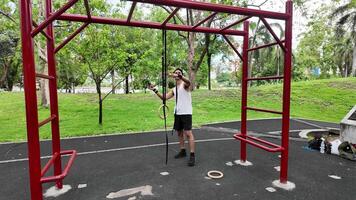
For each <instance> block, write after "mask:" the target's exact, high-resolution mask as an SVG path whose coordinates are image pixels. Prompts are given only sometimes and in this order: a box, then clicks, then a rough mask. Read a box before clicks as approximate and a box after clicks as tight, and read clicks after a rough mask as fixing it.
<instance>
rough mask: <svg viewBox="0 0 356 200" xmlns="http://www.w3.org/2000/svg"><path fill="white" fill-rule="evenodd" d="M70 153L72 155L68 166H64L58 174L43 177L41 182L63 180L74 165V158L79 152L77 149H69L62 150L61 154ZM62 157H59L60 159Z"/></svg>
mask: <svg viewBox="0 0 356 200" xmlns="http://www.w3.org/2000/svg"><path fill="white" fill-rule="evenodd" d="M68 154H71V156H70V158H69V160H68V163H67V165H66V167H65V168H64V170H63V172H62V173H61V174H58V175H55V176H50V177H44V178H41V183H47V182H52V181H56V182H58V181H62V180H63V179H64V178H65V177H66V176H67V175H68V172H69V169H70V168H71V167H72V165H73V162H74V159H75V157H76V156H77V152H76V151H75V150H68V151H62V152H60V155H61V156H62V155H68ZM61 156H60V157H61ZM60 157H58V159H59V158H60ZM58 159H57V160H58Z"/></svg>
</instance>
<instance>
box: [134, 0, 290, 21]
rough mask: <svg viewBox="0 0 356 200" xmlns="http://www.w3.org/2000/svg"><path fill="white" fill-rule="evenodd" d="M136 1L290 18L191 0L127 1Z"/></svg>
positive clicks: (287, 15) (274, 17)
mask: <svg viewBox="0 0 356 200" xmlns="http://www.w3.org/2000/svg"><path fill="white" fill-rule="evenodd" d="M129 1H137V2H141V3H149V4H154V5H165V6H173V7H180V8H190V9H195V10H206V11H213V12H221V13H230V14H237V15H245V16H256V17H266V18H271V19H283V20H286V19H288V18H290V17H291V16H290V15H289V14H286V13H278V12H270V11H263V10H257V9H251V8H241V7H237V6H229V5H221V4H216V3H206V2H199V1H192V0H189V1H187V0H169V1H168V0H129Z"/></svg>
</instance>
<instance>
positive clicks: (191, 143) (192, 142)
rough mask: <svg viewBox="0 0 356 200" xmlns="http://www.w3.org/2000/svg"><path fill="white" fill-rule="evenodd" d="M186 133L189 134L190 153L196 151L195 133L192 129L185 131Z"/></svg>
mask: <svg viewBox="0 0 356 200" xmlns="http://www.w3.org/2000/svg"><path fill="white" fill-rule="evenodd" d="M184 135H186V136H187V139H188V144H189V150H190V153H194V152H195V141H194V135H193V132H192V130H189V131H184ZM179 142H180V141H179Z"/></svg>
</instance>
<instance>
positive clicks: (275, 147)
mask: <svg viewBox="0 0 356 200" xmlns="http://www.w3.org/2000/svg"><path fill="white" fill-rule="evenodd" d="M234 138H236V139H238V140H240V141H241V142H242V141H244V142H246V143H248V144H251V145H252V146H255V147H258V148H260V149H263V150H265V151H268V152H280V151H283V147H281V146H278V145H276V144H273V143H270V142H268V141H265V140H262V139H259V138H256V137H251V136H246V138H244V137H243V135H241V134H235V135H234ZM253 140H254V141H258V142H260V143H263V144H267V145H269V146H272V147H273V148H270V147H267V146H264V145H262V144H260V143H257V142H254V141H253Z"/></svg>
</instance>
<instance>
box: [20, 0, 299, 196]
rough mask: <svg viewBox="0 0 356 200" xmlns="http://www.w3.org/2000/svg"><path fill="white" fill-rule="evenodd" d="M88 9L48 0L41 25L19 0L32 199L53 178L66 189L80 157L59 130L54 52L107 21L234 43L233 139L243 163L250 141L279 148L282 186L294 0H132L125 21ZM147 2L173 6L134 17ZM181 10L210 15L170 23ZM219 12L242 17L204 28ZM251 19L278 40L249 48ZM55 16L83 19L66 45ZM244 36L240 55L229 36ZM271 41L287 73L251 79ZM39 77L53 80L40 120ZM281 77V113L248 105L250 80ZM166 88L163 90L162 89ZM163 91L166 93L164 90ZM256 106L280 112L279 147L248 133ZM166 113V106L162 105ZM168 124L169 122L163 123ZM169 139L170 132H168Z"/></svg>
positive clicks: (27, 1)
mask: <svg viewBox="0 0 356 200" xmlns="http://www.w3.org/2000/svg"><path fill="white" fill-rule="evenodd" d="M83 1H84V6H85V9H86V15H80V14H66V13H65V12H66V11H67V10H68V9H69V8H71V7H72V6H73V5H74V4H76V3H77V2H78V0H69V1H68V2H67V3H66V4H65V5H63V6H62V7H61V8H60V9H58V10H57V11H52V1H51V0H45V2H46V3H45V6H46V12H45V13H46V19H45V20H44V21H43V22H41V23H37V22H34V21H33V20H32V3H31V2H32V1H31V0H21V1H19V2H20V3H19V4H20V18H21V42H22V62H23V75H24V89H25V104H26V122H27V140H28V158H29V174H30V175H29V177H30V190H31V199H32V200H42V199H43V197H42V183H45V182H50V181H54V182H56V185H57V187H58V188H62V180H63V178H64V177H65V176H66V175H67V173H68V171H69V168H70V166H71V165H72V163H73V160H74V158H75V156H76V151H75V150H69V151H61V145H60V132H59V115H58V97H57V75H56V59H55V54H56V53H57V52H58V51H59V50H61V49H62V48H63V47H64V46H65V45H66V44H68V42H70V41H71V40H72V39H73V38H74V37H75V36H76V35H78V34H79V33H80V32H81V31H82V30H84V29H85V28H86V27H87V26H88V25H90V24H92V23H93V24H98V23H99V24H109V25H121V26H132V27H142V28H152V29H162V30H163V31H164V34H165V31H166V30H175V31H188V32H201V33H212V34H220V35H222V36H223V37H224V39H225V40H226V42H227V43H228V44H229V45H230V46H231V48H232V49H233V50H234V52H235V53H236V54H237V55H238V57H239V58H240V59H241V60H242V69H243V70H242V101H241V131H240V133H239V134H235V135H234V137H235V138H236V139H238V140H240V141H241V152H240V154H241V161H243V162H245V161H246V159H247V156H246V144H251V145H253V146H255V147H259V148H261V149H264V150H266V151H268V152H281V164H280V166H281V170H280V178H279V181H280V182H281V183H282V184H285V183H287V174H288V139H289V119H290V87H291V85H290V83H291V67H292V17H293V2H292V0H287V1H286V12H285V13H280V12H271V11H264V10H257V9H251V8H241V7H236V6H231V5H220V4H214V3H207V2H199V1H194V0H131V1H132V6H131V9H130V11H129V14H128V16H127V18H126V19H116V18H108V17H102V16H92V14H91V10H90V5H89V0H83ZM138 2H140V3H147V4H153V5H159V6H170V7H174V8H175V9H174V10H173V11H172V12H171V13H170V14H169V16H168V17H167V18H166V19H165V20H164V22H162V23H160V22H147V21H135V20H132V16H133V12H134V10H135V7H136V5H137V3H138ZM180 9H194V10H200V11H208V12H210V13H209V15H208V16H207V17H206V18H205V19H203V20H201V21H200V22H198V23H197V24H194V25H193V24H190V25H183V24H172V23H169V20H170V19H171V18H172V17H174V16H175V14H176V13H177V12H178V11H179V10H180ZM219 13H224V14H229V15H234V16H236V15H239V16H242V17H241V18H239V19H238V20H237V21H236V22H233V23H231V24H230V25H228V26H226V27H224V28H211V27H205V26H203V24H204V23H205V22H206V21H208V20H210V19H213V18H214V17H215V16H216V15H218V14H219ZM251 17H258V18H260V19H261V21H262V22H263V24H264V25H265V26H266V28H267V29H268V30H269V32H270V33H271V34H272V36H273V38H274V39H275V40H276V42H274V43H270V44H266V45H262V46H257V47H253V48H249V22H248V21H247V20H248V19H250V18H251ZM266 19H274V20H282V21H285V37H284V39H280V38H278V37H277V35H276V34H275V32H274V31H273V29H272V28H271V26H270V25H269V24H268V22H267V20H266ZM55 20H64V21H71V22H82V23H83V24H82V26H81V27H80V28H79V29H78V30H76V31H75V32H74V33H72V34H71V35H69V36H68V37H67V38H66V39H65V40H64V41H63V42H62V43H60V44H59V45H57V46H56V45H55V37H54V30H53V22H54V21H55ZM240 23H243V27H244V28H243V30H236V29H233V27H234V26H235V25H237V24H240ZM39 33H41V34H42V35H44V37H46V39H47V61H48V74H39V73H36V71H35V69H36V66H35V54H34V37H35V36H36V35H38V34H39ZM229 35H230V36H242V37H243V45H242V46H243V47H242V54H240V52H239V51H238V50H237V48H235V46H234V45H233V44H232V43H231V41H230V40H229V39H228V38H227V36H229ZM273 45H279V46H280V47H281V49H282V50H283V52H284V70H283V73H284V74H283V76H271V77H254V78H252V77H248V53H249V52H251V51H254V50H258V49H261V48H265V47H270V46H273ZM36 78H45V79H48V80H49V91H50V110H51V115H50V116H49V117H48V118H47V119H45V120H44V121H42V122H39V119H38V107H37V95H36ZM281 79H283V105H282V111H273V110H267V109H261V108H253V107H249V106H248V105H247V95H248V93H247V89H248V88H247V87H248V84H247V83H248V82H249V81H255V80H281ZM164 92H165V91H164ZM164 94H165V93H164ZM248 110H253V111H258V112H267V113H273V114H279V115H282V139H281V140H282V141H281V145H276V144H273V143H270V142H267V141H264V140H262V139H259V138H255V137H251V136H248V135H247V127H246V122H247V111H248ZM163 112H164V116H166V115H165V112H166V109H165V107H164V108H163ZM49 122H50V123H51V131H52V151H53V152H52V158H51V159H50V161H49V162H48V163H47V164H46V165H45V167H44V168H43V170H42V171H41V158H40V138H39V128H40V127H41V126H43V125H45V124H47V123H49ZM165 126H166V124H165ZM166 137H167V136H166ZM63 155H70V156H71V157H70V160H69V162H68V164H67V166H66V167H65V168H64V170H62V161H61V160H62V156H63ZM52 165H53V166H54V175H53V176H50V177H43V176H44V175H45V173H46V172H47V170H48V169H49V168H50V166H52Z"/></svg>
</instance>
